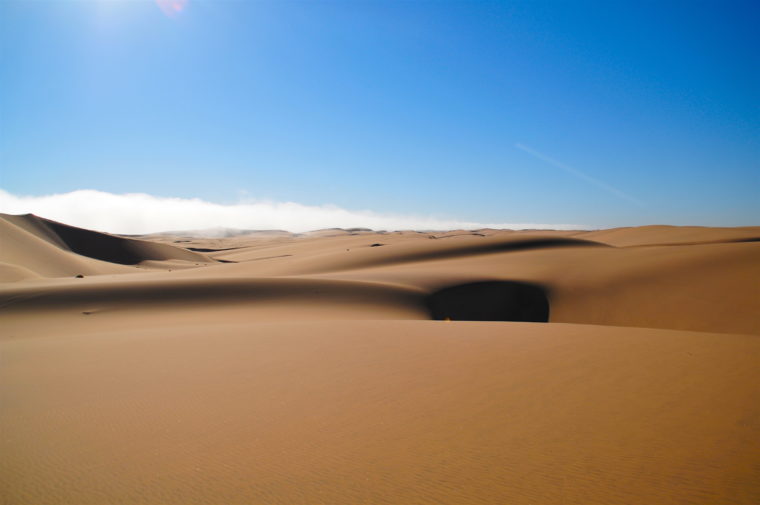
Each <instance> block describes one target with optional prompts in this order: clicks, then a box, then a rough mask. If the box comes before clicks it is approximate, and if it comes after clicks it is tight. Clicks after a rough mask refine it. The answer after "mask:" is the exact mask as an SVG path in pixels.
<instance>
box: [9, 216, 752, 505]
mask: <svg viewBox="0 0 760 505" xmlns="http://www.w3.org/2000/svg"><path fill="white" fill-rule="evenodd" d="M227 235H229V236H221V237H218V238H203V237H202V236H198V234H192V233H180V232H178V233H174V234H155V235H150V236H143V237H119V236H112V235H106V234H100V233H97V232H92V231H88V230H81V229H78V228H74V227H70V226H66V225H62V224H60V223H54V222H51V221H48V220H45V219H42V218H38V217H36V216H31V215H27V216H7V215H3V216H1V217H0V241H1V242H0V333H1V336H0V503H4V504H6V503H7V504H82V505H86V504H121V503H124V504H196V503H198V504H201V503H205V504H208V503H211V504H216V503H220V504H221V503H224V504H360V503H366V504H464V505H467V504H477V503H483V504H494V503H505V504H506V503H508V504H596V503H598V504H636V505H638V504H681V503H690V504H753V505H754V504H757V503H760V241H759V239H760V227H745V228H722V229H716V228H699V227H669V226H647V227H640V228H620V229H613V230H600V231H591V232H585V231H577V232H566V231H563V232H551V231H505V230H477V231H474V232H472V231H461V230H460V231H451V232H445V233H443V232H438V233H420V232H412V231H404V232H382V233H377V232H371V231H368V230H320V231H318V232H312V233H308V234H301V235H294V234H290V233H287V232H279V231H270V232H250V233H245V234H233V233H227ZM433 319H438V320H433ZM446 319H450V320H446ZM506 320H509V321H506ZM524 321H531V322H524ZM540 321H548V323H547V322H540Z"/></svg>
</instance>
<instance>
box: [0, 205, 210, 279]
mask: <svg viewBox="0 0 760 505" xmlns="http://www.w3.org/2000/svg"><path fill="white" fill-rule="evenodd" d="M0 230H2V237H3V247H2V249H1V250H0V261H2V262H4V263H9V264H15V265H17V266H21V267H24V268H26V269H29V270H31V271H33V272H37V273H38V274H40V275H42V276H45V277H62V276H69V275H77V274H102V273H112V272H113V273H119V272H127V271H129V270H126V269H123V268H118V266H117V265H139V264H141V263H143V262H146V261H150V260H154V261H156V260H157V261H174V262H175V267H178V266H180V263H181V262H186V263H187V264H188V266H189V265H191V264H192V265H195V264H200V263H210V262H211V261H212V260H210V259H208V258H207V257H205V256H204V255H202V254H199V253H197V252H193V251H188V250H186V249H184V248H179V247H174V246H171V245H167V244H159V243H155V242H147V241H143V240H135V239H130V238H124V237H118V236H114V235H109V234H106V233H98V232H94V231H90V230H84V229H82V228H76V227H74V226H68V225H65V224H62V223H57V222H55V221H51V220H49V219H43V218H40V217H37V216H34V215H32V214H27V215H22V216H11V215H7V214H0ZM71 253H74V254H71ZM90 260H96V261H90Z"/></svg>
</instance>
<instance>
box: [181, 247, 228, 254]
mask: <svg viewBox="0 0 760 505" xmlns="http://www.w3.org/2000/svg"><path fill="white" fill-rule="evenodd" d="M185 249H187V250H188V251H193V252H202V253H208V252H219V251H232V250H235V249H240V247H225V248H223V249H208V248H205V247H185Z"/></svg>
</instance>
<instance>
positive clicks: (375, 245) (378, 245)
mask: <svg viewBox="0 0 760 505" xmlns="http://www.w3.org/2000/svg"><path fill="white" fill-rule="evenodd" d="M384 245H385V244H372V245H371V246H370V247H380V246H384Z"/></svg>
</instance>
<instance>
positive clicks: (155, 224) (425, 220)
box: [0, 189, 583, 234]
mask: <svg viewBox="0 0 760 505" xmlns="http://www.w3.org/2000/svg"><path fill="white" fill-rule="evenodd" d="M0 212H3V213H6V214H26V213H32V214H36V215H38V216H41V217H45V218H48V219H52V220H54V221H60V222H62V223H66V224H70V225H74V226H79V227H82V228H88V229H91V230H98V231H105V232H110V233H130V234H139V233H151V232H160V231H169V230H204V229H210V228H219V227H223V228H239V229H249V230H254V229H255V230H271V229H279V230H287V231H291V232H304V231H310V230H317V229H322V228H371V229H374V230H454V229H478V228H511V229H526V228H535V229H579V228H583V227H582V226H581V225H568V224H538V223H475V222H469V221H457V220H453V219H451V220H450V219H438V218H433V217H421V216H403V215H394V214H380V213H377V212H371V211H353V210H346V209H342V208H340V207H336V206H334V205H320V206H309V205H302V204H299V203H293V202H284V203H282V202H267V201H243V202H240V203H236V204H230V205H223V204H217V203H212V202H207V201H204V200H201V199H198V198H165V197H157V196H152V195H148V194H145V193H127V194H118V195H117V194H113V193H106V192H103V191H96V190H90V189H83V190H78V191H72V192H70V193H61V194H54V195H46V196H17V195H12V194H10V193H8V192H6V191H3V190H2V189H0Z"/></svg>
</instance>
